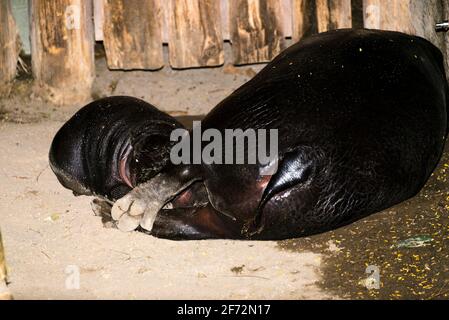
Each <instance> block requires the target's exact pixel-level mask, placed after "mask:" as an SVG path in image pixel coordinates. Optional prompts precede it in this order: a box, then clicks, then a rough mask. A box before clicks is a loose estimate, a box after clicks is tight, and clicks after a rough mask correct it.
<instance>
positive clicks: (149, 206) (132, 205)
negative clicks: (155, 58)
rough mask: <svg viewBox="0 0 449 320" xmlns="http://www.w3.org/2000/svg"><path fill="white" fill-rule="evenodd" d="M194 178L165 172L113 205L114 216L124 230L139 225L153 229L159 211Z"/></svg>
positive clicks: (135, 227) (112, 212)
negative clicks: (179, 176)
mask: <svg viewBox="0 0 449 320" xmlns="http://www.w3.org/2000/svg"><path fill="white" fill-rule="evenodd" d="M195 181H197V180H196V179H194V180H186V181H183V179H176V178H173V177H172V176H170V175H166V174H163V173H160V174H158V175H157V176H155V177H154V178H153V179H151V180H149V181H148V182H145V183H142V184H140V185H138V186H137V187H135V188H134V189H133V190H132V191H131V192H129V193H128V194H127V195H125V196H124V197H123V198H120V199H119V200H117V202H115V203H114V206H113V207H112V210H111V214H112V218H113V219H114V220H116V221H118V223H117V227H118V228H119V229H120V230H122V231H125V232H127V231H133V230H136V229H137V228H138V227H139V225H140V226H141V227H142V228H143V229H145V230H147V231H151V230H152V228H153V223H154V221H155V219H156V215H157V214H158V212H159V211H160V210H161V209H162V208H163V207H164V206H165V204H167V203H168V202H169V201H170V200H172V199H173V198H174V197H175V196H176V195H178V194H179V193H181V192H182V191H184V190H185V189H186V188H188V187H189V186H190V185H192V184H193V183H194V182H195Z"/></svg>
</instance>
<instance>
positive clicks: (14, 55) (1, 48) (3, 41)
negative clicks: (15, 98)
mask: <svg viewBox="0 0 449 320" xmlns="http://www.w3.org/2000/svg"><path fill="white" fill-rule="evenodd" d="M0 30H1V31H0V97H1V96H8V95H9V93H10V90H11V86H12V82H13V80H14V78H15V76H16V67H17V60H18V57H19V45H18V41H17V40H18V38H17V37H18V36H17V29H16V24H15V22H14V18H13V16H12V8H11V1H10V0H2V1H0Z"/></svg>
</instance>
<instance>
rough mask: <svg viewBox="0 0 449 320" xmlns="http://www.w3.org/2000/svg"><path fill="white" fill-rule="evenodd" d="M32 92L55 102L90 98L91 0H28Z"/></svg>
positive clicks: (70, 101) (75, 102)
mask: <svg viewBox="0 0 449 320" xmlns="http://www.w3.org/2000/svg"><path fill="white" fill-rule="evenodd" d="M30 15H31V18H30V24H31V55H32V69H33V73H34V78H35V84H36V85H35V91H36V93H37V94H38V95H41V96H42V97H44V98H47V99H48V100H50V101H51V102H53V103H55V104H59V105H65V104H78V103H83V102H85V101H86V100H88V99H90V96H91V92H90V91H91V86H92V82H93V80H94V76H95V65H94V36H93V25H92V2H91V0H52V1H46V0H32V1H30Z"/></svg>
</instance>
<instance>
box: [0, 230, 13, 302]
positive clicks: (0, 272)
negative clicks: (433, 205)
mask: <svg viewBox="0 0 449 320" xmlns="http://www.w3.org/2000/svg"><path fill="white" fill-rule="evenodd" d="M6 281H7V270H6V262H5V250H4V248H3V241H2V232H1V230H0V300H10V299H12V296H11V294H10V292H9V290H8V287H7V286H6Z"/></svg>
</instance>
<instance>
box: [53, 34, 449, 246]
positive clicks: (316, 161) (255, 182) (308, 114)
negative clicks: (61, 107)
mask: <svg viewBox="0 0 449 320" xmlns="http://www.w3.org/2000/svg"><path fill="white" fill-rule="evenodd" d="M447 92H448V88H447V83H446V80H445V72H444V68H443V58H442V55H441V52H439V50H438V49H437V48H436V47H434V46H433V45H432V44H430V43H429V42H427V41H426V40H424V39H421V38H418V37H412V36H407V35H404V34H401V33H394V32H381V31H370V30H339V31H333V32H328V33H324V34H320V35H316V36H312V37H310V38H308V39H306V40H303V41H301V42H300V43H298V44H295V45H293V46H292V47H290V48H289V49H287V50H285V51H284V52H282V53H281V54H280V55H279V56H278V57H277V58H276V59H274V61H272V62H271V63H270V64H268V65H267V66H266V67H265V68H264V69H263V70H262V71H261V72H260V73H259V74H258V75H257V76H256V77H254V78H253V79H252V80H251V81H249V82H248V83H246V84H245V85H243V86H242V87H241V88H239V89H238V90H236V91H235V92H234V93H233V94H232V95H230V96H229V97H228V98H226V99H225V100H224V101H222V102H221V103H220V104H219V105H218V106H216V107H215V108H214V109H213V110H212V111H211V112H210V113H209V114H208V115H207V116H206V118H205V119H204V120H203V121H202V128H203V130H204V129H208V128H215V129H218V130H220V131H221V132H223V131H224V130H225V129H237V128H239V129H243V130H245V129H277V130H278V131H279V160H280V161H279V168H278V171H277V172H276V173H275V174H274V175H272V176H262V175H261V174H260V170H259V169H260V166H258V165H196V166H182V167H181V166H172V165H170V164H167V165H166V166H164V167H163V168H162V169H160V167H159V166H158V172H161V173H162V174H163V176H164V177H167V181H175V183H179V184H180V185H181V184H182V183H181V182H184V181H194V182H196V183H199V184H200V185H201V186H202V187H198V185H197V186H195V188H193V187H192V188H187V189H183V190H182V191H180V192H179V193H175V194H170V195H167V197H166V199H167V202H169V203H170V204H171V206H170V207H167V208H164V209H162V210H161V211H160V212H159V213H158V215H157V216H156V221H155V224H154V227H153V229H152V230H151V232H150V234H152V235H155V236H158V237H164V238H170V239H185V240H188V239H208V238H234V239H262V240H276V239H287V238H296V237H303V236H309V235H312V234H318V233H322V232H325V231H329V230H333V229H336V228H338V227H341V226H344V225H347V224H349V223H351V222H353V221H356V220H358V219H361V218H363V217H366V216H368V215H370V214H372V213H375V212H379V211H381V210H384V209H386V208H389V207H391V206H393V205H396V204H398V203H401V202H403V201H405V200H407V199H409V198H411V197H413V196H414V195H416V194H417V193H418V192H419V191H420V190H421V188H422V187H423V185H424V184H425V183H426V181H427V179H428V178H429V176H430V175H431V173H432V171H433V170H434V168H435V166H436V164H437V163H438V161H439V159H440V157H441V153H442V150H443V145H444V142H445V137H446V131H447V129H446V128H447V110H446V104H447V101H446V99H447ZM111 99H115V98H111ZM92 108H93V107H92ZM104 112H108V111H107V110H105V111H104ZM97 116H98V114H97ZM132 121H134V122H135V121H136V120H135V119H133V120H132ZM132 121H131V120H130V123H129V124H127V123H126V122H124V123H123V126H124V128H125V129H123V130H124V131H125V133H126V134H130V135H128V136H126V134H122V136H126V137H127V138H126V139H131V140H132V139H133V135H134V136H135V135H136V134H137V135H138V134H142V132H139V130H141V129H139V130H137V131H133V133H132V134H131V133H130V132H131V131H130V130H128V129H126V127H127V126H133V125H134V123H133V122H132ZM69 122H70V121H69ZM70 134H72V135H73V134H74V133H73V132H70ZM75 135H76V134H75ZM164 135H165V136H167V132H165V133H164ZM99 136H101V134H99ZM94 139H98V138H96V137H95V135H92V137H89V141H87V142H86V143H92V142H91V141H92V140H94ZM137 140H138V141H140V143H141V144H144V145H146V146H148V145H151V144H150V143H149V142H145V139H137ZM158 141H165V140H164V139H159V140H158ZM67 143H70V141H69V142H67ZM112 145H114V147H111V148H112V149H113V150H116V149H117V147H116V146H115V145H117V143H115V142H112ZM159 147H161V143H160V142H159ZM133 149H135V150H139V149H138V148H133ZM145 150H152V152H154V153H157V154H160V153H158V152H157V148H148V147H147V148H145ZM52 152H54V149H53V148H52ZM56 153H57V152H56ZM116 154H120V155H121V153H120V152H116ZM138 156H139V153H138V152H134V153H130V155H129V162H127V163H133V161H135V159H136V157H138ZM153 158H154V157H153V156H151V152H149V154H148V155H147V157H146V158H145V160H144V161H143V162H141V164H140V166H139V168H140V169H139V170H142V171H141V172H142V173H143V172H144V171H145V166H148V167H149V168H152V167H153V165H152V164H151V163H150V162H151V160H152V159H153ZM54 159H56V157H53V160H52V158H51V162H52V163H53V164H52V167H58V163H57V162H58V161H55V160H54ZM88 161H93V159H90V158H89V160H88ZM115 162H116V163H123V161H122V158H120V156H119V160H115ZM159 162H160V163H163V162H164V161H159ZM108 163H109V162H108ZM59 167H61V166H59ZM113 167H114V168H116V167H117V165H113ZM125 169H126V168H125ZM159 169H160V170H159ZM114 170H117V169H114ZM106 171H107V170H106ZM118 171H119V172H133V175H130V176H129V177H128V179H129V180H130V181H131V184H132V186H135V184H138V183H139V182H143V181H145V180H147V179H149V178H151V177H150V175H148V172H147V171H145V172H146V173H145V174H142V175H140V174H139V171H138V170H137V171H136V170H134V171H133V170H128V171H127V170H118ZM59 172H61V171H59ZM153 173H154V172H153ZM57 174H58V172H57ZM119 176H120V175H119ZM120 177H123V175H121V176H120ZM75 180H76V179H75ZM125 180H126V179H125ZM149 181H150V182H151V179H150V180H149ZM121 183H123V181H121ZM196 183H195V184H196ZM125 184H126V183H125ZM83 185H86V183H85V182H84V184H83ZM193 185H194V184H193V183H192V186H193ZM69 187H70V186H69ZM86 188H87V189H89V190H91V191H92V186H87V187H86ZM95 188H98V187H97V186H95V187H94V189H95ZM202 188H204V189H205V190H206V191H204V190H203V191H199V190H202ZM93 191H94V192H92V193H95V194H100V195H102V193H101V192H98V191H95V190H93ZM112 200H113V199H112ZM192 203H193V205H192Z"/></svg>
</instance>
